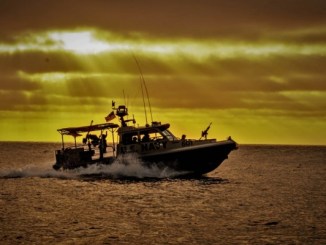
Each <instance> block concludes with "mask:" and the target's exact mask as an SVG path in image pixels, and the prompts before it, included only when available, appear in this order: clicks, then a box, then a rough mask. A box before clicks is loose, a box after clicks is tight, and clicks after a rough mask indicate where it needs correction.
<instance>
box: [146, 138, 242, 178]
mask: <svg viewBox="0 0 326 245" xmlns="http://www.w3.org/2000/svg"><path fill="white" fill-rule="evenodd" d="M235 149H237V144H236V143H235V142H234V141H233V140H226V141H220V142H214V143H208V144H202V145H195V146H188V147H183V148H178V149H172V150H169V151H165V152H157V153H151V154H146V155H142V156H141V159H142V160H143V162H144V163H145V164H147V165H153V164H155V165H158V166H163V167H164V166H167V167H169V168H171V169H174V170H176V171H180V172H185V174H190V175H203V174H206V173H208V172H211V171H213V170H214V169H216V168H217V167H218V166H219V165H220V164H221V163H222V162H223V161H224V160H225V159H227V158H228V154H229V153H230V152H231V151H232V150H235Z"/></svg>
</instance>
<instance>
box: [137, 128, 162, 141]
mask: <svg viewBox="0 0 326 245" xmlns="http://www.w3.org/2000/svg"><path fill="white" fill-rule="evenodd" d="M164 138H165V137H164V135H162V134H161V133H160V132H148V131H147V132H141V134H140V140H141V142H149V141H154V140H163V139H164Z"/></svg>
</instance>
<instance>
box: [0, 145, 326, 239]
mask: <svg viewBox="0 0 326 245" xmlns="http://www.w3.org/2000/svg"><path fill="white" fill-rule="evenodd" d="M12 144H13V143H10V144H8V143H1V144H0V146H1V148H0V149H1V150H0V159H1V160H0V161H1V165H0V174H1V176H2V178H0V186H1V188H0V230H1V233H0V240H1V244H17V243H18V244H19V243H27V244H39V243H41V244H45V243H52V244H58V243H64V244H89V243H94V244H130V243H133V244H134V243H137V244H167V243H170V244H325V242H326V207H325V203H326V194H325V193H326V183H325V182H326V180H325V173H326V164H325V159H326V151H325V150H326V148H325V147H304V146H301V147H296V146H241V147H240V148H239V150H237V151H234V152H232V153H231V154H230V157H229V159H228V160H227V161H225V162H224V163H223V164H222V165H221V166H220V167H219V168H218V169H217V170H216V171H214V172H212V173H210V174H208V175H207V176H204V177H201V178H176V177H175V176H166V175H155V176H153V174H151V175H149V174H148V172H146V171H148V170H141V169H140V168H138V170H137V171H134V170H133V171H134V173H136V175H134V176H133V175H132V174H129V175H125V176H124V177H121V176H118V177H117V175H115V176H114V177H112V176H111V175H110V174H108V171H103V169H101V170H98V171H95V170H94V171H89V172H86V173H81V172H70V173H69V172H68V173H65V172H52V171H53V170H52V169H51V165H52V162H53V160H54V156H53V152H52V149H55V148H56V147H57V146H55V145H54V144H34V145H28V144H18V145H15V148H14V147H13V145H12ZM13 149H16V150H17V149H19V153H20V154H12V152H13V151H12V150H13ZM26 156H28V157H26ZM15 171H16V172H15ZM47 171H49V172H47ZM87 171H88V170H87ZM128 171H129V170H128ZM128 171H127V172H128ZM142 171H144V172H143V173H142ZM154 172H155V171H154ZM8 173H9V174H10V173H11V174H12V176H11V177H14V176H15V174H16V176H15V177H18V178H4V176H6V174H7V175H8ZM53 173H58V175H57V176H55V174H53ZM128 173H132V171H129V172H128ZM145 173H146V174H145ZM7 177H10V176H7Z"/></svg>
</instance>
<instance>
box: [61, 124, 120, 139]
mask: <svg viewBox="0 0 326 245" xmlns="http://www.w3.org/2000/svg"><path fill="white" fill-rule="evenodd" d="M118 127H119V125H118V124H115V123H102V124H95V125H88V126H81V127H71V128H61V129H58V132H59V133H60V134H62V135H72V136H74V137H76V136H81V135H80V133H85V132H92V131H99V130H104V129H113V128H118Z"/></svg>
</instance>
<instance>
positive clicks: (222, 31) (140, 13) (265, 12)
mask: <svg viewBox="0 0 326 245" xmlns="http://www.w3.org/2000/svg"><path fill="white" fill-rule="evenodd" d="M0 16H1V22H0V33H1V36H2V38H5V37H7V39H11V38H12V36H14V35H13V34H14V33H20V32H22V31H29V30H43V29H52V28H60V29H62V28H72V27H83V26H84V27H85V26H86V27H89V26H91V27H98V28H103V29H110V30H112V31H118V32H144V33H151V34H152V35H157V36H168V35H174V36H190V37H194V36H211V37H212V36H213V37H215V36H223V37H239V36H240V37H242V39H245V38H246V37H248V38H259V37H260V35H261V33H265V32H268V31H272V30H275V29H277V30H280V29H284V30H286V29H296V28H302V27H307V28H308V27H311V26H316V25H317V26H319V25H321V24H322V23H325V21H326V2H325V1H322V0H310V1H306V0H282V1H281V0H273V1H272V0H264V1H262V0H247V1H243V0H233V1H219V0H203V1H166V0H165V1H150V0H142V1H131V0H130V1H104V0H97V1H86V0H78V1H77V0H70V1H52V0H42V1H36V0H30V1H28V2H23V1H18V0H2V1H1V3H0Z"/></svg>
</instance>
